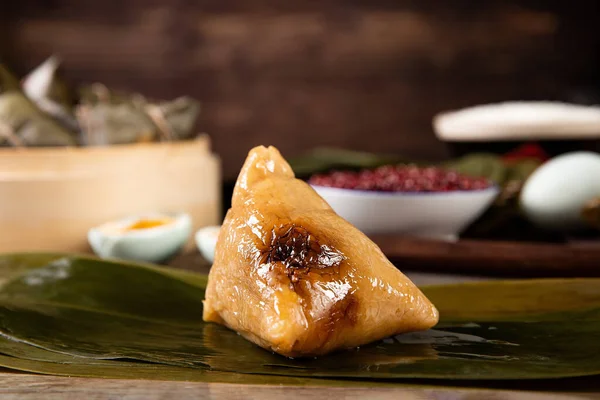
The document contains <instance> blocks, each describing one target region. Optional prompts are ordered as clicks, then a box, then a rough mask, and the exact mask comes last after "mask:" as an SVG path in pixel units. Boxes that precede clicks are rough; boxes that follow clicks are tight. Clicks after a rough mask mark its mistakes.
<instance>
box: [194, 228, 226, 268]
mask: <svg viewBox="0 0 600 400" xmlns="http://www.w3.org/2000/svg"><path fill="white" fill-rule="evenodd" d="M220 229H221V226H220V225H216V226H207V227H204V228H200V229H198V231H197V232H196V234H195V235H194V238H195V239H196V246H197V247H198V250H199V251H200V254H201V255H202V257H204V258H205V259H206V260H207V261H209V262H211V263H212V262H214V260H215V247H217V239H218V238H219V231H220Z"/></svg>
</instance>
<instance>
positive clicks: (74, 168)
mask: <svg viewBox="0 0 600 400" xmlns="http://www.w3.org/2000/svg"><path fill="white" fill-rule="evenodd" d="M181 156H185V157H190V156H193V157H198V158H202V157H214V155H213V154H212V153H211V152H210V138H209V136H208V135H206V134H200V135H198V136H197V137H196V138H194V139H190V140H182V141H176V142H152V143H134V144H122V145H112V146H95V147H32V148H0V182H11V181H48V180H71V179H86V178H89V177H91V176H98V175H101V174H111V173H112V174H115V173H119V172H120V171H122V168H132V167H135V166H137V167H146V166H148V165H151V164H160V163H163V162H165V161H168V160H170V159H173V158H174V157H181Z"/></svg>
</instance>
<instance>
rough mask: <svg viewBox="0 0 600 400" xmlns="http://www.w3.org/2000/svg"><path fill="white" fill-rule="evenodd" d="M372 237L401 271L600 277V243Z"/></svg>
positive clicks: (515, 275)
mask: <svg viewBox="0 0 600 400" xmlns="http://www.w3.org/2000/svg"><path fill="white" fill-rule="evenodd" d="M372 239H373V240H374V241H375V243H377V244H378V245H379V247H380V248H381V250H382V251H383V252H384V253H385V255H386V256H387V257H388V258H389V259H390V260H391V261H392V262H394V264H395V265H397V266H398V268H400V269H403V270H404V269H406V270H420V271H432V272H433V271H435V272H445V273H469V274H477V275H503V276H513V277H559V276H560V277H573V276H579V277H591V276H595V277H598V276H600V241H593V242H571V243H566V244H550V243H527V242H500V241H485V240H460V241H457V242H441V241H433V240H426V239H416V238H408V237H401V236H387V235H377V236H373V237H372Z"/></svg>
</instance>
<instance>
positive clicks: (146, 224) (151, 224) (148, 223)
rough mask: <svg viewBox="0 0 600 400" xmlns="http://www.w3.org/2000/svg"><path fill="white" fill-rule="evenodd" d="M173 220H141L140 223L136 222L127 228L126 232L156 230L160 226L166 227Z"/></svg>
mask: <svg viewBox="0 0 600 400" xmlns="http://www.w3.org/2000/svg"><path fill="white" fill-rule="evenodd" d="M171 221H172V219H170V218H164V219H141V220H139V221H136V222H134V223H133V224H131V225H129V226H128V227H127V228H125V231H135V230H140V229H150V228H156V227H158V226H162V225H166V224H168V223H170V222H171Z"/></svg>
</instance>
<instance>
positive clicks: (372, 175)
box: [308, 165, 492, 192]
mask: <svg viewBox="0 0 600 400" xmlns="http://www.w3.org/2000/svg"><path fill="white" fill-rule="evenodd" d="M308 183H309V184H311V185H315V186H327V187H334V188H343V189H356V190H372V191H378V192H450V191H457V190H461V191H465V190H480V189H485V188H488V187H490V186H491V185H492V183H491V182H490V181H489V180H487V179H486V178H472V177H469V176H465V175H462V174H459V173H457V172H453V171H447V170H444V169H441V168H436V167H426V168H420V167H416V166H412V165H399V166H393V165H386V166H383V167H379V168H377V169H375V170H362V171H359V172H355V171H333V172H330V173H327V174H317V175H313V176H312V177H310V179H309V180H308Z"/></svg>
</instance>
